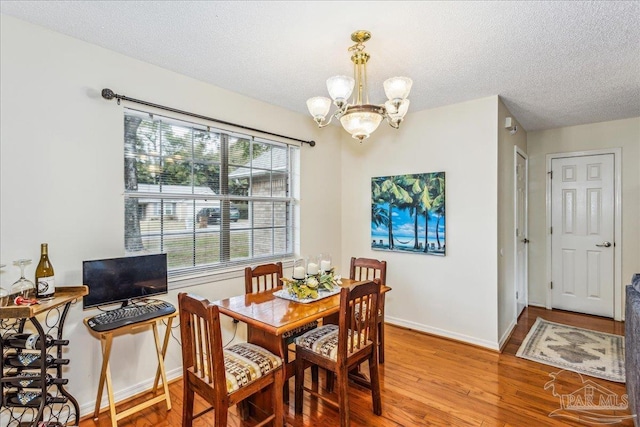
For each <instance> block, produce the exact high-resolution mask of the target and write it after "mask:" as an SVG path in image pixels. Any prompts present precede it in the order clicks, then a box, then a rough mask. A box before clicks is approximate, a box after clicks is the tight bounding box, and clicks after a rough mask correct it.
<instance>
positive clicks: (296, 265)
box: [291, 258, 307, 280]
mask: <svg viewBox="0 0 640 427" xmlns="http://www.w3.org/2000/svg"><path fill="white" fill-rule="evenodd" d="M291 278H292V279H294V280H304V279H306V278H307V263H306V261H305V260H304V259H302V258H298V259H296V260H295V261H293V273H292V274H291Z"/></svg>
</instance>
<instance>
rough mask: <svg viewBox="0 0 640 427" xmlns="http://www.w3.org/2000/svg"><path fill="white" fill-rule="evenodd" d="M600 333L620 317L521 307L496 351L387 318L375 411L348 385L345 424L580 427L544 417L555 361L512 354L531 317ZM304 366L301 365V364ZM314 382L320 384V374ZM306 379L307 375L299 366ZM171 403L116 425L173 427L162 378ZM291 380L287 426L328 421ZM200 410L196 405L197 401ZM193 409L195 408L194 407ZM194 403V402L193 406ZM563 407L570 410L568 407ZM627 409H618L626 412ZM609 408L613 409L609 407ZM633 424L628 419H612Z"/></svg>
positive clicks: (174, 413) (614, 329)
mask: <svg viewBox="0 0 640 427" xmlns="http://www.w3.org/2000/svg"><path fill="white" fill-rule="evenodd" d="M538 316H540V317H542V318H544V319H546V320H549V321H552V322H558V323H564V324H568V325H574V326H578V327H583V328H588V329H593V330H598V331H601V332H607V333H613V334H619V335H623V334H624V324H623V323H620V322H615V321H613V320H611V319H605V318H600V317H595V316H587V315H581V314H575V313H569V312H563V311H557V310H554V311H550V310H545V309H541V308H537V307H529V308H528V309H525V311H524V312H523V314H522V315H521V316H520V319H519V320H518V326H517V327H516V329H515V330H514V332H513V334H512V336H511V338H510V339H509V341H508V343H507V344H506V346H505V348H504V350H503V352H502V353H497V352H494V351H490V350H485V349H483V348H480V347H475V346H472V345H467V344H463V343H459V342H456V341H452V340H447V339H443V338H438V337H435V336H430V335H426V334H423V333H419V332H415V331H411V330H407V329H402V328H398V327H394V326H391V325H387V327H386V350H385V351H386V360H385V364H384V365H381V369H380V374H381V375H380V376H381V386H382V404H383V407H382V409H383V410H382V416H380V417H378V416H375V415H374V414H373V412H372V406H371V395H370V392H369V391H368V390H366V389H363V388H360V387H358V386H351V387H350V394H349V398H350V407H351V411H352V415H351V425H352V426H354V427H356V426H373V427H376V426H385V427H386V426H389V427H391V426H394V427H397V426H406V427H408V426H505V427H506V426H584V425H594V424H586V423H585V422H579V421H571V420H567V419H565V418H552V417H550V416H549V414H550V413H551V412H552V411H555V410H558V409H560V401H559V398H558V397H554V396H553V395H552V392H551V391H550V390H545V389H544V385H545V384H546V383H547V382H548V381H549V380H550V379H551V377H550V376H549V374H550V373H553V372H558V368H554V367H551V366H547V365H542V364H539V363H535V362H531V361H528V360H524V359H520V358H517V357H516V356H515V353H516V352H517V350H518V348H519V346H520V344H521V343H522V340H523V339H524V337H525V336H526V334H527V332H528V331H529V328H530V327H531V326H532V325H533V323H534V322H535V320H536V318H537V317H538ZM307 371H308V370H307ZM588 378H589V379H592V380H593V381H594V382H595V383H597V384H598V385H600V386H602V387H605V388H606V389H608V390H609V391H611V392H612V393H615V394H616V395H618V396H622V395H624V394H625V393H626V389H625V386H624V384H619V383H614V382H610V381H606V380H601V379H598V378H592V377H588ZM320 380H321V381H320V384H321V385H324V377H323V374H322V373H321V374H320ZM306 381H307V384H308V385H309V386H310V384H311V379H310V374H309V373H308V372H307V377H306ZM565 385H566V386H567V387H568V388H567V390H570V391H576V390H578V389H580V388H581V387H582V384H581V383H580V382H579V381H577V380H574V382H569V383H565ZM170 392H171V402H172V406H173V409H172V410H171V411H168V412H167V411H166V409H165V407H164V406H163V405H162V404H158V405H155V406H154V407H152V408H149V409H146V410H144V411H141V412H140V413H137V414H134V415H132V416H131V417H129V418H126V419H124V420H122V421H120V422H119V423H118V425H119V427H142V426H180V424H181V411H182V381H180V380H179V381H175V382H173V383H172V384H171V385H170ZM149 396H150V394H147V395H146V396H141V397H139V398H137V399H135V400H132V401H130V402H127V403H124V404H122V407H118V410H119V411H121V410H122V409H124V408H126V407H127V405H128V406H131V405H133V404H135V403H137V402H139V401H141V400H144V399H146V398H149ZM293 400H294V397H293V379H292V380H291V397H290V405H289V406H286V407H285V414H286V418H287V422H288V423H289V424H290V425H291V426H293V427H311V426H314V427H315V426H335V425H338V424H339V418H338V416H337V412H336V410H335V409H333V408H332V407H330V406H328V405H326V404H323V403H322V402H321V401H318V399H315V398H310V397H309V395H308V394H307V393H305V402H304V412H303V415H302V416H297V417H296V416H295V415H294V411H293ZM199 405H200V406H201V408H200V409H202V408H204V407H205V406H204V404H203V403H202V402H201V401H200V403H199ZM197 409H198V408H197ZM198 410H199V409H198ZM569 413H571V412H569ZM628 414H629V413H628V411H627V412H625V413H622V415H628ZM616 415H620V413H617V414H616ZM110 425H111V420H110V418H109V415H108V412H103V413H102V414H101V415H100V417H99V419H98V421H97V422H95V421H94V420H93V419H91V418H89V419H85V420H83V421H81V423H80V427H95V426H99V427H107V426H110ZM229 425H230V426H250V425H251V424H250V423H243V422H242V421H241V420H240V419H239V417H238V416H237V413H236V411H235V410H233V409H232V410H231V411H230V420H229ZM614 425H616V426H633V422H632V421H631V420H626V421H624V422H621V423H617V424H614ZM194 426H197V427H204V426H213V416H212V414H206V415H204V416H202V417H200V418H199V419H197V420H196V421H195V422H194Z"/></svg>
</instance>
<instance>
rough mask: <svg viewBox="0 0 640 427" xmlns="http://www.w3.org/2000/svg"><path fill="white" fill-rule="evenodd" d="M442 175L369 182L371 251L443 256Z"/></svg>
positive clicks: (426, 174)
mask: <svg viewBox="0 0 640 427" xmlns="http://www.w3.org/2000/svg"><path fill="white" fill-rule="evenodd" d="M444 188H445V179H444V172H430V173H418V174H413V175H395V176H380V177H374V178H371V249H374V250H382V251H397V252H411V253H419V254H426V255H439V256H444V255H445V252H446V251H445V249H446V244H445V242H446V239H445V237H446V236H445V228H446V227H445V225H446V220H445V198H444Z"/></svg>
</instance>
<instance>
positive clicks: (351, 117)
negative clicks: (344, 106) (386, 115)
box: [340, 111, 382, 141]
mask: <svg viewBox="0 0 640 427" xmlns="http://www.w3.org/2000/svg"><path fill="white" fill-rule="evenodd" d="M381 121H382V115H380V114H378V113H376V112H371V111H353V112H349V111H347V113H346V114H345V115H343V116H342V117H340V123H342V127H344V130H346V131H347V132H349V133H350V134H351V136H352V137H353V138H355V139H359V140H360V141H362V140H363V139H365V138H369V135H371V134H372V133H373V132H374V131H375V130H376V129H377V128H378V125H379V124H380V122H381Z"/></svg>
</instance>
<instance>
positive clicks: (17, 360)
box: [4, 353, 69, 368]
mask: <svg viewBox="0 0 640 427" xmlns="http://www.w3.org/2000/svg"><path fill="white" fill-rule="evenodd" d="M40 356H41V355H40V353H18V354H10V355H8V356H6V357H5V358H4V364H5V366H11V367H14V368H40V367H41V366H42V359H41V357H40ZM44 363H45V367H47V368H49V367H52V366H57V365H67V364H69V359H56V358H54V357H53V356H52V355H50V354H47V357H46V359H45V362H44Z"/></svg>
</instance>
